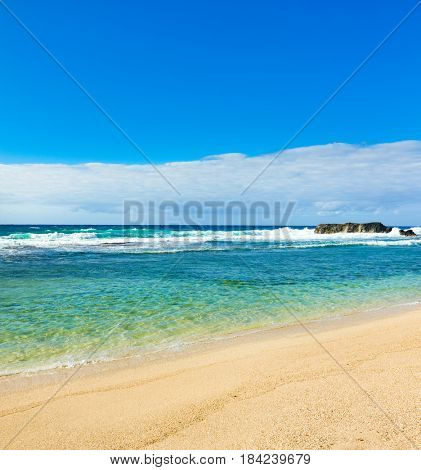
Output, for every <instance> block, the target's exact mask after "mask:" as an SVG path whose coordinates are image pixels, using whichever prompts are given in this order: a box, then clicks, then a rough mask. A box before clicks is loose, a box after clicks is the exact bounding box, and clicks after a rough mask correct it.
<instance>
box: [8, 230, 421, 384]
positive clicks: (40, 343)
mask: <svg viewBox="0 0 421 470" xmlns="http://www.w3.org/2000/svg"><path fill="white" fill-rule="evenodd" d="M415 231H416V232H417V233H419V234H421V229H420V228H415ZM285 237H287V238H285ZM420 247H421V237H417V238H405V237H401V236H399V231H398V229H394V230H393V231H392V233H390V234H381V235H377V234H368V235H366V234H364V235H356V234H341V235H332V236H331V235H316V234H314V230H313V228H311V227H310V228H305V227H294V228H289V229H288V232H287V234H285V233H284V231H283V230H282V229H279V228H275V227H272V228H262V227H256V228H254V229H246V228H243V229H238V228H236V229H228V230H227V229H223V228H216V227H205V229H202V230H199V229H195V228H189V229H185V228H177V227H160V228H142V227H129V228H126V229H122V227H119V226H114V227H110V226H105V227H88V226H32V227H28V226H1V227H0V374H3V375H4V374H11V373H18V372H24V371H33V370H39V369H45V368H51V367H57V366H61V365H73V364H77V363H79V362H81V361H84V360H86V359H89V360H99V359H107V358H115V357H121V356H125V355H131V354H142V352H146V351H153V350H156V349H171V348H173V349H178V348H180V347H182V346H183V344H185V343H189V342H195V341H198V340H207V339H210V338H214V337H217V336H221V335H226V334H228V333H235V332H240V331H245V330H248V329H256V328H266V327H269V326H271V325H279V324H285V323H293V322H295V321H296V318H295V317H298V318H299V319H300V320H302V319H313V318H320V317H324V316H332V315H337V314H343V313H351V312H353V311H358V310H370V309H375V308H380V307H383V306H388V305H391V304H405V303H411V302H419V301H421V255H420V254H421V251H420Z"/></svg>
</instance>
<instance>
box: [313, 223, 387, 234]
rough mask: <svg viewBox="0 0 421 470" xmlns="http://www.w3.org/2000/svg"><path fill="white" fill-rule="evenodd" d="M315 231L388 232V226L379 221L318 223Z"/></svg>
mask: <svg viewBox="0 0 421 470" xmlns="http://www.w3.org/2000/svg"><path fill="white" fill-rule="evenodd" d="M314 231H315V233H324V234H328V233H343V232H345V233H389V232H391V231H392V229H391V228H390V227H386V226H385V225H383V224H382V223H380V222H369V223H366V224H354V223H352V222H348V223H346V224H319V225H318V226H317V227H316V229H315V230H314Z"/></svg>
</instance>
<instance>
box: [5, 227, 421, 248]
mask: <svg viewBox="0 0 421 470" xmlns="http://www.w3.org/2000/svg"><path fill="white" fill-rule="evenodd" d="M135 230H137V229H135ZM399 230H400V229H399V228H398V227H394V228H393V229H392V231H391V232H390V233H336V234H317V233H315V231H314V228H308V227H306V228H294V227H285V228H276V229H248V230H184V231H183V230H180V231H172V232H171V231H170V232H169V231H166V232H163V231H162V230H161V231H156V232H152V234H150V235H149V236H139V237H136V236H135V235H134V233H133V232H134V230H133V229H132V230H130V231H129V233H131V234H130V236H123V235H124V234H123V233H121V234H119V236H113V232H112V230H111V229H107V230H103V231H102V232H101V231H98V232H97V233H95V229H93V228H90V229H81V230H80V231H78V232H75V233H61V232H50V233H15V234H11V235H7V236H3V237H0V251H1V250H7V249H14V250H16V249H19V248H44V249H48V248H69V249H71V248H76V249H77V248H81V247H86V248H88V249H89V248H92V247H101V246H102V247H109V248H111V247H114V248H116V247H134V246H136V249H137V250H136V251H142V250H144V251H150V250H155V251H159V252H165V251H167V250H168V251H180V250H186V249H198V247H200V246H201V245H202V249H209V245H211V244H213V243H223V242H225V243H226V244H228V245H229V244H230V243H231V244H233V245H234V244H235V245H237V244H248V243H249V244H253V243H269V244H274V245H276V246H281V247H282V246H287V247H293V248H308V247H317V246H319V247H323V246H337V245H371V246H389V245H390V246H411V245H419V244H421V240H420V238H418V237H403V236H401V235H400V234H399ZM412 230H413V231H414V232H415V233H416V234H417V235H421V227H413V228H412ZM101 235H102V236H101ZM203 245H207V246H203ZM215 248H216V247H215ZM226 249H228V246H226Z"/></svg>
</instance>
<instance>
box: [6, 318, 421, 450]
mask: <svg viewBox="0 0 421 470" xmlns="http://www.w3.org/2000/svg"><path fill="white" fill-rule="evenodd" d="M306 328H307V329H308V331H306V330H305V329H304V328H303V327H302V326H294V327H287V328H278V329H274V330H269V331H264V332H259V333H253V334H249V335H245V336H241V337H237V338H233V339H229V340H223V341H216V342H214V343H210V344H206V345H201V346H196V347H194V348H191V349H190V350H188V351H184V352H177V353H173V354H171V355H170V354H167V355H166V356H161V357H159V358H156V359H153V360H148V361H146V362H145V361H143V362H142V361H140V360H137V361H136V360H133V359H132V360H125V361H114V362H113V363H108V364H99V365H90V366H84V367H83V368H82V369H80V370H79V371H78V373H77V374H76V375H75V376H74V377H72V379H71V380H69V382H68V383H67V384H66V385H65V386H64V387H63V388H62V389H61V390H60V391H59V393H57V395H56V396H55V397H54V398H53V399H51V400H50V401H49V402H48V404H47V405H46V406H44V407H43V405H44V404H45V402H46V401H47V400H49V399H50V397H51V396H52V395H53V394H54V393H55V392H56V391H57V389H58V388H59V387H60V386H61V384H63V382H64V381H66V380H67V379H68V378H69V377H70V376H71V375H72V374H74V372H75V370H74V369H71V368H70V369H62V370H60V371H56V372H54V373H51V372H50V373H40V374H37V375H35V376H32V377H26V378H22V377H13V378H10V377H3V378H2V379H1V380H0V444H1V447H2V448H4V447H6V446H8V448H11V449H410V448H414V447H417V446H418V447H419V446H420V445H421V440H420V434H419V419H420V408H419V404H420V403H419V398H420V396H419V392H420V373H421V354H420V350H419V348H420V346H421V335H420V331H421V310H412V311H406V312H400V313H393V314H391V313H388V314H380V313H373V314H364V315H363V314H361V315H352V316H349V317H345V318H342V319H333V320H328V321H321V322H312V323H308V324H307V325H306ZM310 333H311V334H310ZM42 407H43V408H42ZM34 416H35V417H34ZM31 417H32V420H31ZM28 420H31V421H30V422H29V424H27V425H26V427H24V429H23V430H22V431H21V432H20V433H19V434H18V435H16V433H18V432H19V431H20V430H21V429H22V427H23V426H25V423H27V422H28ZM14 436H15V437H14ZM12 438H13V440H12V442H10V440H11V439H12Z"/></svg>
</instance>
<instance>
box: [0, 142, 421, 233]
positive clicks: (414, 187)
mask: <svg viewBox="0 0 421 470" xmlns="http://www.w3.org/2000/svg"><path fill="white" fill-rule="evenodd" d="M272 157H273V154H268V155H261V156H258V157H248V156H246V155H243V154H225V155H217V156H211V157H206V158H204V159H201V160H196V161H191V162H173V163H166V164H163V165H160V166H161V168H162V170H163V172H164V173H165V175H166V176H167V177H168V178H169V180H170V181H171V182H172V183H173V184H174V185H175V186H176V187H177V188H178V189H179V191H180V192H181V196H180V197H178V199H177V201H178V202H183V201H187V200H192V199H194V200H199V201H205V200H218V201H221V200H223V201H229V200H240V199H243V200H244V201H246V202H253V201H256V200H265V201H268V202H273V201H283V202H287V201H291V200H292V201H296V203H297V206H296V210H295V213H294V215H293V217H292V220H291V222H292V223H295V224H313V223H317V222H319V221H326V220H332V221H333V220H334V221H343V220H348V219H354V220H356V219H358V220H369V219H378V220H382V221H384V222H385V223H389V224H398V223H400V224H412V223H420V222H421V220H420V208H421V205H420V204H421V185H420V183H419V182H420V181H421V141H402V142H396V143H389V144H379V145H371V146H361V145H349V144H330V145H323V146H313V147H303V148H296V149H291V150H288V151H285V152H284V153H283V154H282V155H281V156H280V157H279V158H278V159H277V160H276V161H275V163H274V164H273V165H272V166H271V167H270V169H269V170H268V171H267V172H266V173H264V174H263V175H262V177H261V178H260V179H259V180H257V182H256V183H255V184H254V185H253V187H252V188H251V189H250V190H249V191H248V193H246V195H245V197H244V198H241V197H240V194H241V192H242V190H243V189H244V188H245V187H246V186H247V184H248V183H249V182H250V181H251V180H252V179H253V177H254V176H255V175H256V174H258V172H259V171H260V170H261V169H262V168H264V167H265V165H266V164H267V163H268V161H270V159H271V158H272ZM127 199H131V200H139V201H143V202H145V201H150V200H153V201H157V202H159V201H163V200H174V193H173V192H171V190H170V189H169V188H168V185H167V183H166V182H165V181H164V180H163V179H162V178H160V176H159V175H158V174H157V173H156V172H155V171H154V169H153V168H152V167H151V166H150V165H121V164H105V163H88V164H83V165H65V164H8V165H0V223H87V224H94V223H117V224H118V223H121V222H122V220H123V218H122V213H123V201H124V200H127Z"/></svg>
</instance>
